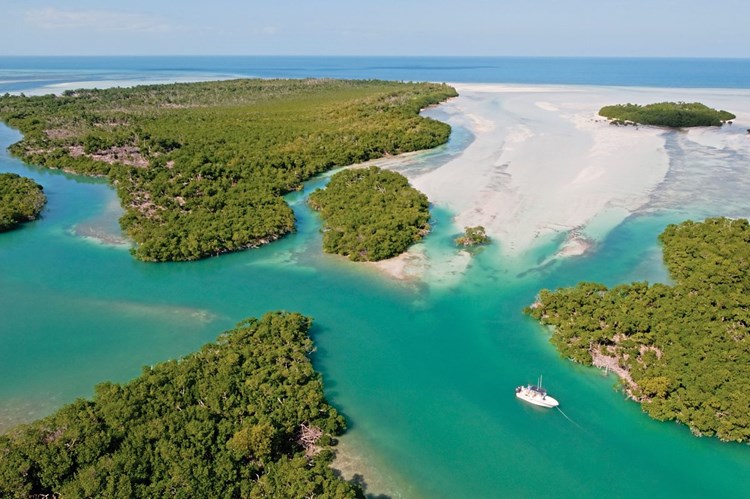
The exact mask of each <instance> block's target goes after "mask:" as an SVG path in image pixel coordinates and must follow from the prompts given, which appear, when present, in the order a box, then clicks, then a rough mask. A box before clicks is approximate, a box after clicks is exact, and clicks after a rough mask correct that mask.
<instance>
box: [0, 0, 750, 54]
mask: <svg viewBox="0 0 750 499" xmlns="http://www.w3.org/2000/svg"><path fill="white" fill-rule="evenodd" d="M749 19H750V2H749V1H747V0H713V1H708V0H700V1H699V0H681V1H677V0H675V1H673V0H534V1H531V2H529V1H522V0H516V1H513V2H511V1H506V0H453V1H451V2H448V1H446V0H377V1H370V2H362V1H357V0H307V1H305V0H297V1H291V0H266V1H265V2H259V1H257V0H249V1H245V2H239V1H237V2H230V1H229V0H210V1H206V0H202V1H200V2H199V1H196V0H149V1H145V0H98V1H96V0H65V1H62V2H61V1H57V2H55V1H52V0H0V55H435V56H436V55H456V56H460V55H467V56H468V55H475V56H590V57H596V56H604V57H606V56H615V57H743V58H747V57H750V44H748V43H747V40H746V37H745V36H744V33H745V32H746V29H747V27H746V25H747V23H748V20H749Z"/></svg>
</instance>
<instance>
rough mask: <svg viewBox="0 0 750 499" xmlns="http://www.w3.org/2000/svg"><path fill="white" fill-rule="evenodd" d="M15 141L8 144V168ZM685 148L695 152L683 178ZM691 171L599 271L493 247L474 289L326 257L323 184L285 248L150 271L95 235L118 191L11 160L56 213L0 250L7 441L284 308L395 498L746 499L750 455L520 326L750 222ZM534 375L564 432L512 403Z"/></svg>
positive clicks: (436, 242) (721, 186)
mask: <svg viewBox="0 0 750 499" xmlns="http://www.w3.org/2000/svg"><path fill="white" fill-rule="evenodd" d="M438 112H439V111H438ZM18 138H19V135H18V133H17V132H15V131H13V130H10V129H8V128H6V127H0V147H1V148H2V149H3V150H4V149H5V146H6V145H7V144H9V143H11V142H13V141H15V140H18ZM675 140H677V139H675ZM470 141H471V137H470V136H468V135H466V134H465V133H464V131H460V132H459V133H456V134H454V137H453V138H452V141H451V143H449V144H448V145H446V146H444V147H443V148H442V149H440V150H437V151H433V152H429V153H423V154H421V155H420V156H419V158H418V161H417V164H420V165H421V166H419V168H430V167H432V166H433V165H434V164H437V163H439V162H441V161H443V162H444V161H445V160H446V158H447V157H449V156H450V155H452V154H457V153H459V152H460V150H461V149H462V148H464V147H466V145H467V144H468V143H470ZM670 147H673V149H671V150H670V158H673V162H674V164H675V165H678V164H680V161H682V163H681V164H682V165H683V167H684V168H690V167H692V168H696V169H698V170H700V169H701V168H709V167H710V168H719V169H721V168H722V166H721V165H726V163H725V162H724V159H722V158H721V154H722V153H721V151H718V152H716V151H714V152H712V151H711V150H710V148H708V147H705V146H699V145H695V144H692V143H675V144H673V145H672V146H670ZM688 147H694V148H695V147H700V148H701V151H702V152H701V154H692V153H690V155H689V157H690V158H692V159H691V160H690V161H685V160H684V158H685V157H686V156H685V154H688V153H687V152H686V148H688ZM433 162H434V163H433ZM717 165H718V166H717ZM680 168H682V167H680ZM680 168H678V167H677V166H675V169H674V172H675V174H674V175H673V176H671V177H669V178H668V180H667V181H666V182H665V183H664V185H662V186H660V188H659V189H657V191H656V192H655V194H654V198H653V203H652V204H651V205H649V206H648V207H647V209H644V212H643V213H640V214H637V215H635V216H632V217H630V218H629V219H628V220H627V221H626V222H625V223H624V224H622V225H621V226H619V227H617V228H616V229H615V230H613V231H612V232H610V233H609V234H608V235H607V237H606V239H605V240H604V241H602V242H601V243H600V244H599V245H598V246H597V247H596V248H595V251H594V252H593V253H591V254H589V255H587V256H584V257H577V258H571V259H568V260H562V261H561V260H555V261H549V259H548V257H549V256H550V253H551V252H553V251H554V249H555V247H556V245H555V244H553V243H550V244H549V245H548V246H540V247H538V248H536V249H535V250H534V252H532V253H530V254H528V255H525V256H524V259H523V261H508V260H503V259H502V258H500V257H499V249H498V248H497V247H496V246H490V247H488V248H486V249H484V250H483V251H479V252H477V253H476V254H475V255H474V256H473V257H472V259H471V262H470V265H469V266H468V268H467V269H466V270H465V271H460V272H458V271H457V273H455V274H453V275H450V276H446V275H443V274H442V273H440V272H439V270H440V269H435V272H433V273H432V274H430V275H429V276H428V281H427V282H424V283H419V282H409V281H407V282H398V281H394V280H391V279H389V278H387V277H384V276H383V275H381V274H379V273H378V272H377V271H376V270H374V269H372V268H370V267H362V266H358V265H356V264H353V263H350V262H348V261H346V260H343V259H341V258H338V257H332V256H326V255H322V254H321V251H320V246H321V242H320V234H319V228H320V225H319V222H318V220H317V217H316V215H315V214H314V213H311V212H310V210H308V209H307V208H306V206H305V204H304V199H305V197H306V195H307V193H309V192H310V191H311V190H312V189H314V188H316V187H318V186H321V185H323V184H324V183H325V181H326V179H325V177H323V178H320V179H316V180H313V181H311V182H310V183H308V185H307V186H306V189H305V191H304V192H301V193H294V194H292V195H290V196H289V200H290V202H291V203H292V204H293V207H294V209H295V213H296V215H297V218H298V221H299V223H298V232H297V233H295V234H293V235H291V236H289V237H287V238H285V239H284V240H282V241H279V242H277V243H274V244H271V245H269V246H266V247H264V248H261V249H258V250H253V251H246V252H242V253H237V254H230V255H224V256H221V257H218V258H211V259H207V260H203V261H199V262H191V263H173V264H147V263H141V262H137V261H135V260H134V259H133V258H132V257H131V256H130V255H129V253H128V251H127V247H125V246H123V245H122V244H112V241H106V240H105V241H100V240H98V239H96V237H92V235H93V236H96V235H97V234H98V235H101V234H102V233H104V234H110V235H114V236H117V235H118V233H117V230H116V226H115V225H114V222H113V221H114V219H115V218H116V217H117V214H118V210H117V209H116V208H113V203H116V197H115V195H114V192H113V191H112V189H111V188H109V187H108V186H107V184H106V183H104V182H102V181H98V180H91V179H86V178H82V177H77V176H70V175H66V174H62V173H59V172H51V171H48V170H43V169H38V168H34V167H29V166H25V165H22V164H21V163H20V162H18V161H17V160H15V159H12V158H9V157H8V156H7V154H6V153H4V152H3V153H0V171H14V172H18V173H21V174H23V175H27V176H30V177H32V178H34V179H35V180H37V181H38V182H40V183H41V184H42V185H43V186H44V188H45V192H46V193H47V195H48V198H49V203H48V205H47V207H46V208H45V211H44V213H43V218H42V219H41V220H39V221H37V222H34V223H31V224H27V225H26V226H24V227H23V228H21V229H19V230H17V231H13V232H9V233H4V234H0V318H1V320H0V380H2V383H0V430H2V429H7V428H8V427H9V426H10V425H12V424H14V423H17V422H20V421H25V420H29V419H31V418H34V417H38V416H41V415H44V414H47V413H49V412H50V411H52V410H53V409H54V408H56V407H59V406H60V405H61V404H63V403H65V402H68V401H70V400H72V399H74V398H75V397H78V396H89V395H91V393H92V387H93V385H94V384H95V383H97V382H100V381H103V380H115V381H125V380H128V379H130V378H132V377H133V376H136V375H137V374H138V372H139V370H140V368H141V366H143V365H148V364H152V363H155V362H159V361H162V360H165V359H168V358H174V357H176V356H179V355H182V354H185V353H187V352H190V351H193V350H195V349H196V348H198V347H199V346H200V345H202V344H203V343H205V342H206V341H210V340H212V339H213V338H215V336H216V335H217V334H218V333H219V332H220V331H222V330H224V329H226V328H229V327H231V326H232V325H233V324H234V323H236V322H238V321H239V320H241V319H242V318H244V317H247V316H251V315H260V314H262V313H264V312H265V311H268V310H276V309H285V310H294V311H299V312H302V313H304V314H307V315H311V316H312V317H313V318H314V319H315V325H314V329H313V331H312V335H313V338H314V340H315V342H316V345H317V351H316V352H315V353H314V355H313V361H314V363H315V366H316V368H317V369H318V370H320V371H321V372H322V373H323V376H324V380H325V385H326V392H327V395H328V397H329V399H330V401H331V402H332V403H333V404H334V405H335V406H337V407H338V408H339V409H341V410H342V411H343V413H344V414H346V416H347V417H348V418H349V421H350V427H351V429H350V431H349V433H348V434H347V435H346V436H345V441H346V444H347V449H348V451H349V452H353V453H357V454H359V455H360V456H364V458H365V461H366V462H367V465H368V467H370V468H375V469H376V470H377V472H378V475H379V477H380V479H381V480H380V481H381V482H385V484H384V485H383V487H384V489H383V490H384V491H386V492H389V493H391V494H393V495H394V496H402V497H498V496H500V497H502V496H510V497H518V496H521V497H549V496H566V497H601V496H605V495H606V496H608V497H636V496H637V497H686V496H692V497H698V496H714V497H721V496H728V497H731V496H737V495H747V494H748V493H750V485H748V484H747V483H746V482H743V481H742V480H739V481H738V477H747V476H750V451H748V448H747V446H741V445H734V444H723V443H720V442H718V441H716V440H714V439H706V438H702V439H699V438H695V437H693V436H691V435H690V432H689V431H688V430H687V429H686V428H685V427H683V426H679V425H676V424H674V423H661V422H657V421H653V420H651V419H650V418H648V417H647V416H646V415H644V414H643V413H642V412H641V410H640V408H639V406H638V405H636V404H635V403H632V402H629V401H626V400H624V398H623V395H622V394H621V393H620V392H618V391H617V390H615V389H613V386H614V384H615V382H616V380H615V379H614V378H612V377H611V376H610V377H604V376H603V375H602V373H601V372H599V371H598V370H596V369H592V368H584V367H581V366H578V365H575V364H573V363H571V362H569V361H567V360H565V359H561V358H559V357H558V355H557V353H556V352H555V351H554V349H553V348H552V347H551V346H550V345H549V343H548V342H547V339H548V333H547V332H546V331H545V330H544V329H543V328H541V327H540V326H538V325H537V324H536V323H535V322H534V321H532V320H531V319H529V318H527V317H526V316H524V315H523V313H522V309H523V307H525V306H527V305H528V304H530V303H531V302H533V300H534V297H535V295H536V293H537V292H538V290H539V289H541V288H556V287H559V286H567V285H571V284H574V283H576V282H578V281H580V280H584V279H585V280H592V281H600V282H604V283H605V284H609V285H612V284H617V283H622V282H629V281H633V280H649V281H651V282H654V281H668V277H667V275H666V272H665V270H664V267H663V265H662V262H661V254H660V251H659V247H658V244H657V242H656V236H657V235H658V234H659V233H660V232H661V230H662V229H663V228H664V226H665V225H666V224H668V223H672V222H678V221H680V220H682V219H684V218H685V217H686V216H689V215H694V214H697V215H701V216H705V215H709V214H720V213H721V211H722V209H723V199H724V198H726V195H725V194H726V192H727V190H726V189H727V187H726V186H727V185H729V184H730V183H731V185H732V186H734V187H733V188H735V189H742V190H740V191H737V190H735V191H732V195H731V203H730V206H731V207H732V210H733V213H734V212H735V211H736V212H739V211H742V209H743V207H744V206H746V204H745V203H744V202H743V200H744V199H747V194H748V190H749V189H745V188H744V187H743V185H744V184H742V183H737V182H732V178H733V175H735V174H741V171H740V172H739V173H732V172H731V171H728V172H725V175H724V176H723V177H722V181H721V182H719V181H717V182H716V183H715V187H716V189H715V190H714V188H713V186H714V184H711V185H712V188H711V189H701V186H702V184H703V182H697V183H696V182H693V183H692V184H691V183H690V182H689V179H691V178H693V177H692V175H693V174H692V173H691V172H690V171H687V170H685V173H684V175H682V174H679V172H680V171H682V170H680ZM738 168H739V167H738ZM704 171H705V170H704ZM722 171H724V170H722ZM676 182H680V184H676ZM736 186H740V187H736ZM699 190H700V192H701V196H697V195H693V196H685V195H684V194H685V192H688V193H689V192H693V193H694V194H695V193H697V192H698V191H699ZM743 196H744V197H743ZM676 207H678V208H676ZM433 213H434V216H435V220H434V223H433V226H434V231H433V232H432V233H431V234H430V235H429V236H428V237H427V239H426V240H425V242H424V243H423V249H424V251H425V253H427V254H428V255H432V257H436V255H438V256H440V255H442V256H445V255H448V256H450V255H451V254H453V253H454V252H455V251H456V250H455V249H454V248H453V246H452V245H453V243H452V237H453V236H455V233H456V232H457V229H456V228H455V227H454V226H453V225H452V223H451V221H450V220H451V214H450V213H448V212H446V211H445V210H442V209H440V208H437V209H435V210H434V211H433ZM81 227H84V228H86V227H95V228H96V229H97V231H98V232H97V231H93V232H92V231H81V230H78V229H80V228H81ZM105 239H107V238H105ZM540 374H543V375H544V382H545V386H546V387H547V388H548V389H549V390H550V392H551V393H552V394H553V395H554V396H555V397H556V398H558V399H559V400H560V401H561V403H562V406H561V407H562V408H563V410H564V411H565V414H566V415H567V416H568V417H569V418H570V420H572V422H571V421H570V420H568V419H566V418H565V417H563V415H561V414H560V413H558V412H555V411H545V410H542V409H538V408H535V407H532V406H528V405H525V404H523V403H521V402H519V401H518V400H517V399H516V398H515V397H514V396H513V388H514V387H515V386H516V385H518V384H521V383H526V382H532V381H536V379H537V377H538V376H539V375H540ZM365 480H367V476H365ZM383 490H380V491H383ZM371 492H379V490H375V489H372V490H371Z"/></svg>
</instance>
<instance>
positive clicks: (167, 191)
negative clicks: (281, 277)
mask: <svg viewBox="0 0 750 499" xmlns="http://www.w3.org/2000/svg"><path fill="white" fill-rule="evenodd" d="M455 95H456V92H455V90H454V89H453V88H451V87H449V86H446V85H439V84H428V83H400V82H383V81H343V80H234V81H224V82H210V83H188V84H174V85H149V86H140V87H134V88H113V89H108V90H77V91H69V92H65V93H64V94H63V95H61V96H53V95H46V96H41V97H24V96H10V95H5V96H4V97H0V119H2V120H4V121H6V122H7V123H8V124H9V125H11V126H13V127H16V128H18V129H20V130H21V132H23V134H24V139H23V140H22V141H21V142H19V143H17V144H14V145H13V146H11V151H12V152H13V153H14V154H16V155H18V156H20V157H22V158H23V159H24V160H25V161H28V162H32V163H36V164H41V165H44V166H47V167H51V168H61V169H65V170H70V171H74V172H77V173H83V174H92V175H106V176H108V177H109V178H110V179H111V181H112V182H113V184H114V185H115V186H116V187H117V192H118V195H119V196H120V199H121V202H122V205H123V207H124V208H125V210H126V213H125V215H124V216H123V217H122V219H121V221H120V223H121V225H122V227H123V229H124V230H125V232H126V233H127V234H128V235H129V236H130V237H132V238H133V240H135V242H136V243H137V246H136V248H135V249H134V252H135V255H136V256H137V257H138V258H140V259H142V260H152V261H164V260H194V259H197V258H202V257H205V256H209V255H216V254H219V253H223V252H226V251H234V250H238V249H243V248H247V247H253V246H257V245H259V244H263V243H265V242H269V241H272V240H274V239H277V238H279V237H281V236H283V235H284V234H286V233H288V232H290V231H292V230H293V229H294V215H293V213H292V210H291V208H290V207H289V206H288V205H287V204H286V203H285V202H284V200H283V199H282V198H281V197H280V196H281V195H282V194H284V193H287V192H289V191H291V190H293V189H296V188H298V187H299V186H300V183H301V182H302V181H304V180H306V179H308V178H310V177H311V176H313V175H315V174H317V173H320V172H323V171H325V170H328V169H330V168H332V167H333V166H337V165H348V164H351V163H355V162H360V161H365V160H368V159H373V158H378V157H381V156H383V155H386V154H398V153H401V152H405V151H414V150H418V149H425V148H430V147H434V146H437V145H439V144H442V143H444V142H445V141H447V139H448V135H449V133H450V127H449V126H448V125H446V124H444V123H440V122H437V121H435V120H431V119H428V118H424V117H421V116H419V111H420V109H422V108H424V107H426V106H429V105H431V104H436V103H438V102H441V101H443V100H445V99H447V98H448V97H452V96H455Z"/></svg>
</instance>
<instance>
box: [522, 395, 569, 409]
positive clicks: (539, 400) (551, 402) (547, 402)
mask: <svg viewBox="0 0 750 499" xmlns="http://www.w3.org/2000/svg"><path fill="white" fill-rule="evenodd" d="M516 397H518V398H519V399H521V400H523V401H524V402H528V403H529V404H534V405H538V406H539V407H547V408H552V407H557V406H558V405H560V402H558V401H557V400H556V399H555V398H554V397H550V396H549V395H545V396H544V397H540V396H529V395H526V394H525V393H523V392H517V393H516Z"/></svg>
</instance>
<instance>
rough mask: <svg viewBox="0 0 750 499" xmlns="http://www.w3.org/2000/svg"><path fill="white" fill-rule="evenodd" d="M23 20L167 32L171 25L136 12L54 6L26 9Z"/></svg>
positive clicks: (66, 26) (52, 26)
mask: <svg viewBox="0 0 750 499" xmlns="http://www.w3.org/2000/svg"><path fill="white" fill-rule="evenodd" d="M24 18H25V20H26V23H27V24H29V25H31V26H33V27H36V28H41V29H47V30H60V29H79V30H81V29H83V30H92V31H108V32H112V31H121V32H123V31H125V32H135V33H166V32H168V31H173V30H174V26H171V25H170V24H168V23H165V22H163V21H161V20H159V19H158V18H156V17H151V16H148V15H146V14H143V13H138V12H122V11H117V10H61V9H57V8H55V7H46V8H42V9H33V10H28V11H26V13H25V16H24Z"/></svg>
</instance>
